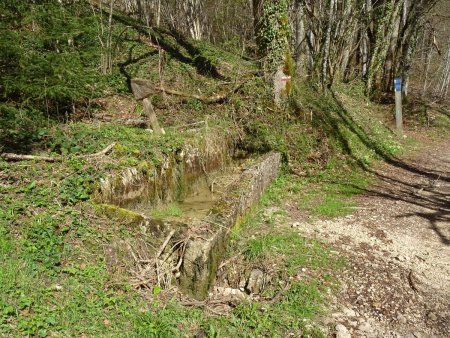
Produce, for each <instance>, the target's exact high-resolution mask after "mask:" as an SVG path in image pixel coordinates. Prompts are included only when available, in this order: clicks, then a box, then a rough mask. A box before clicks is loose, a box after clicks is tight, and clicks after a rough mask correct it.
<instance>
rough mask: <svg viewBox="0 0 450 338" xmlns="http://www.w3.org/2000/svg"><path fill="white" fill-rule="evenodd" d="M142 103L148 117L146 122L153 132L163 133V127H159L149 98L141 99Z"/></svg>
mask: <svg viewBox="0 0 450 338" xmlns="http://www.w3.org/2000/svg"><path fill="white" fill-rule="evenodd" d="M142 103H143V105H144V112H145V114H146V115H147V117H148V122H149V124H150V126H151V127H152V129H153V132H154V133H155V134H165V133H166V132H165V131H164V129H163V128H161V127H160V125H159V122H158V119H157V118H156V114H155V110H154V109H153V105H152V103H151V101H150V100H149V99H144V100H142Z"/></svg>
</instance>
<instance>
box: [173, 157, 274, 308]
mask: <svg viewBox="0 0 450 338" xmlns="http://www.w3.org/2000/svg"><path fill="white" fill-rule="evenodd" d="M280 163H281V155H280V154H279V153H269V154H267V155H265V156H263V157H262V158H261V159H260V160H259V161H258V162H257V163H255V164H254V165H252V166H251V167H250V168H248V169H247V170H245V171H244V172H243V173H242V175H241V177H240V179H239V180H238V182H236V183H235V184H234V185H233V186H232V187H231V188H230V189H229V190H228V191H229V192H228V193H226V194H225V196H224V197H223V198H222V199H221V200H220V201H218V203H217V204H216V205H215V206H214V208H213V210H212V214H211V215H210V216H208V217H207V218H206V219H205V220H202V221H200V222H199V223H197V224H192V225H191V231H192V232H193V233H192V234H191V238H192V239H191V240H189V242H188V243H187V245H186V251H185V255H184V258H183V259H184V263H183V267H182V271H181V277H180V287H181V289H182V290H183V291H184V292H186V293H187V294H189V295H191V296H192V297H194V298H196V299H200V300H201V299H205V298H206V297H207V295H208V291H209V289H210V288H211V286H212V285H213V283H214V281H215V278H216V273H217V268H218V266H219V264H220V262H221V260H222V258H223V256H224V253H225V249H226V245H227V243H228V239H229V234H230V232H231V230H232V229H233V227H234V226H235V225H236V224H237V223H239V221H240V220H241V219H242V217H243V216H244V215H245V214H246V213H247V212H248V211H249V209H250V208H251V207H252V206H253V205H254V204H256V203H257V202H258V201H259V199H260V197H261V195H262V194H263V192H264V190H265V189H266V188H267V187H268V185H269V184H270V183H271V182H272V181H273V180H274V179H275V178H276V177H277V176H278V174H279V170H280Z"/></svg>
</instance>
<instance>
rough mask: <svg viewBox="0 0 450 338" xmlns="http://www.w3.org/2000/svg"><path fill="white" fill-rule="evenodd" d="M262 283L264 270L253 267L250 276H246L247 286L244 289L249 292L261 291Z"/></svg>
mask: <svg viewBox="0 0 450 338" xmlns="http://www.w3.org/2000/svg"><path fill="white" fill-rule="evenodd" d="M263 284H264V272H262V271H261V270H259V269H253V270H252V271H251V272H250V277H249V278H248V282H247V286H246V287H245V289H246V290H247V291H248V292H249V293H250V294H257V293H260V292H261V289H262V286H263Z"/></svg>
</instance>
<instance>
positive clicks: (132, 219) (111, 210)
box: [94, 204, 145, 226]
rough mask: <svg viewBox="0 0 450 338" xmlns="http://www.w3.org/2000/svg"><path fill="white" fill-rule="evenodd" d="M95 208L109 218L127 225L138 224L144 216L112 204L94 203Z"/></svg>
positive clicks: (143, 219)
mask: <svg viewBox="0 0 450 338" xmlns="http://www.w3.org/2000/svg"><path fill="white" fill-rule="evenodd" d="M94 208H95V210H96V211H97V212H98V213H99V214H102V215H106V216H107V217H109V218H112V219H116V220H118V221H120V222H125V223H127V224H129V225H134V226H138V225H140V224H142V223H143V222H144V221H145V217H144V216H143V215H141V214H138V213H136V212H134V211H131V210H128V209H124V208H121V207H118V206H116V205H112V204H94Z"/></svg>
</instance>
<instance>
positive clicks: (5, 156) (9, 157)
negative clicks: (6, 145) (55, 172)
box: [0, 153, 62, 162]
mask: <svg viewBox="0 0 450 338" xmlns="http://www.w3.org/2000/svg"><path fill="white" fill-rule="evenodd" d="M0 157H1V158H3V159H5V160H10V161H23V160H34V161H45V162H59V161H62V159H61V158H58V157H48V156H35V155H20V154H13V153H2V154H0Z"/></svg>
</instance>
